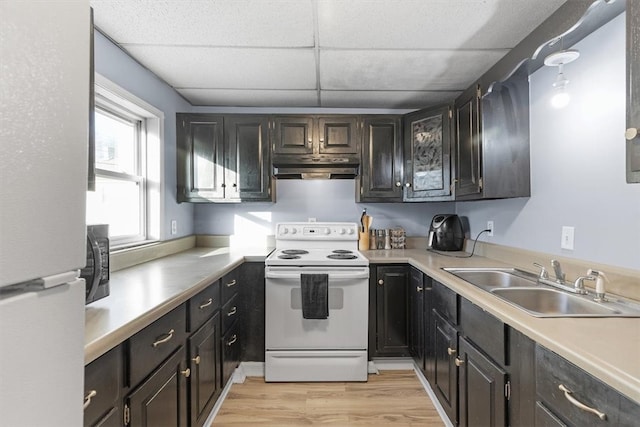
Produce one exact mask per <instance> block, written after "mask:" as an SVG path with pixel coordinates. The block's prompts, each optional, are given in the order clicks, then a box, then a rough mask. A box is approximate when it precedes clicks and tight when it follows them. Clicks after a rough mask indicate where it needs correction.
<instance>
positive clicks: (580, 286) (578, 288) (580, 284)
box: [573, 272, 596, 295]
mask: <svg viewBox="0 0 640 427" xmlns="http://www.w3.org/2000/svg"><path fill="white" fill-rule="evenodd" d="M585 280H596V277H595V276H592V275H591V272H589V275H588V276H580V277H578V278H577V279H576V281H575V282H573V289H575V293H577V294H582V295H586V294H587V293H588V292H587V290H586V289H585V288H584V281H585Z"/></svg>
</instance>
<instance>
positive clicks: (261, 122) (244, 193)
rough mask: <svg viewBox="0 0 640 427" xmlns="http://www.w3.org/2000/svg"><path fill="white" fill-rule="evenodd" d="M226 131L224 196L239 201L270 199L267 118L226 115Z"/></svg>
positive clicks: (269, 157)
mask: <svg viewBox="0 0 640 427" xmlns="http://www.w3.org/2000/svg"><path fill="white" fill-rule="evenodd" d="M224 131H225V142H226V147H225V148H226V155H227V157H226V159H225V165H226V167H225V169H226V173H227V176H226V178H225V182H226V183H227V185H226V190H227V193H225V196H226V197H227V198H229V196H230V197H231V198H237V199H240V200H268V199H269V197H270V195H271V194H270V192H271V182H270V176H271V173H270V166H271V156H270V155H269V120H268V118H267V117H266V116H246V117H245V116H230V117H225V119H224ZM228 193H231V194H228Z"/></svg>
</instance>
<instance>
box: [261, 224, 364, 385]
mask: <svg viewBox="0 0 640 427" xmlns="http://www.w3.org/2000/svg"><path fill="white" fill-rule="evenodd" d="M357 247H358V225H357V224H355V223H282V224H278V225H277V226H276V249H275V250H274V251H273V252H272V253H271V254H270V255H269V256H268V257H267V259H266V260H265V381H274V382H275V381H367V345H368V316H369V291H368V290H369V260H368V259H367V258H365V257H364V256H362V254H361V253H360V252H358V250H357ZM304 276H307V277H308V278H312V279H316V278H318V279H319V280H320V282H322V283H323V285H324V286H325V287H324V288H321V289H323V290H326V294H325V295H321V297H320V298H319V299H320V301H322V302H323V303H326V305H325V306H324V307H322V308H324V309H326V310H324V311H323V310H320V311H321V312H323V313H324V314H323V315H321V316H318V317H319V318H316V317H314V316H312V317H311V318H305V310H304V307H303V305H304V304H306V302H305V301H308V300H307V299H306V298H305V295H304V292H305V290H304V286H305V285H304V284H303V281H304ZM307 292H309V291H307ZM314 308H316V307H312V309H314Z"/></svg>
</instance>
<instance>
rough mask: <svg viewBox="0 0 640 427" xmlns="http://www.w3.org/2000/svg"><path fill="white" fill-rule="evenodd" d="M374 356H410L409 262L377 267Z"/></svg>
mask: <svg viewBox="0 0 640 427" xmlns="http://www.w3.org/2000/svg"><path fill="white" fill-rule="evenodd" d="M374 273H375V274H374V277H373V281H372V287H373V289H371V292H372V293H373V294H374V295H375V304H374V307H375V318H374V319H370V321H373V322H374V324H375V354H374V355H375V356H409V315H408V310H407V304H408V302H409V294H408V289H407V287H408V283H409V269H408V266H406V265H384V266H378V267H376V268H375V271H374Z"/></svg>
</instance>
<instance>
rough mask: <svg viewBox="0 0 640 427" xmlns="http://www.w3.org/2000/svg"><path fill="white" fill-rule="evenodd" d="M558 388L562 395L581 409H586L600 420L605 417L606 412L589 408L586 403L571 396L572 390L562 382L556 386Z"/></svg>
mask: <svg viewBox="0 0 640 427" xmlns="http://www.w3.org/2000/svg"><path fill="white" fill-rule="evenodd" d="M558 388H559V389H560V391H561V392H563V393H564V397H565V398H566V399H567V400H568V401H569V402H571V404H572V405H573V406H576V407H578V408H580V409H582V410H583V411H587V412H591V413H592V414H594V415H596V416H597V417H598V418H600V419H601V420H602V421H604V420H606V419H607V414H605V413H604V412H600V411H598V410H597V409H595V408H591V407H589V406H587V405H585V404H584V403H582V402H580V401H579V400H578V399H576V398H575V397H573V396H572V394H573V392H572V391H571V390H569V389H568V388H567V387H565V386H564V384H560V385H559V386H558Z"/></svg>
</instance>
